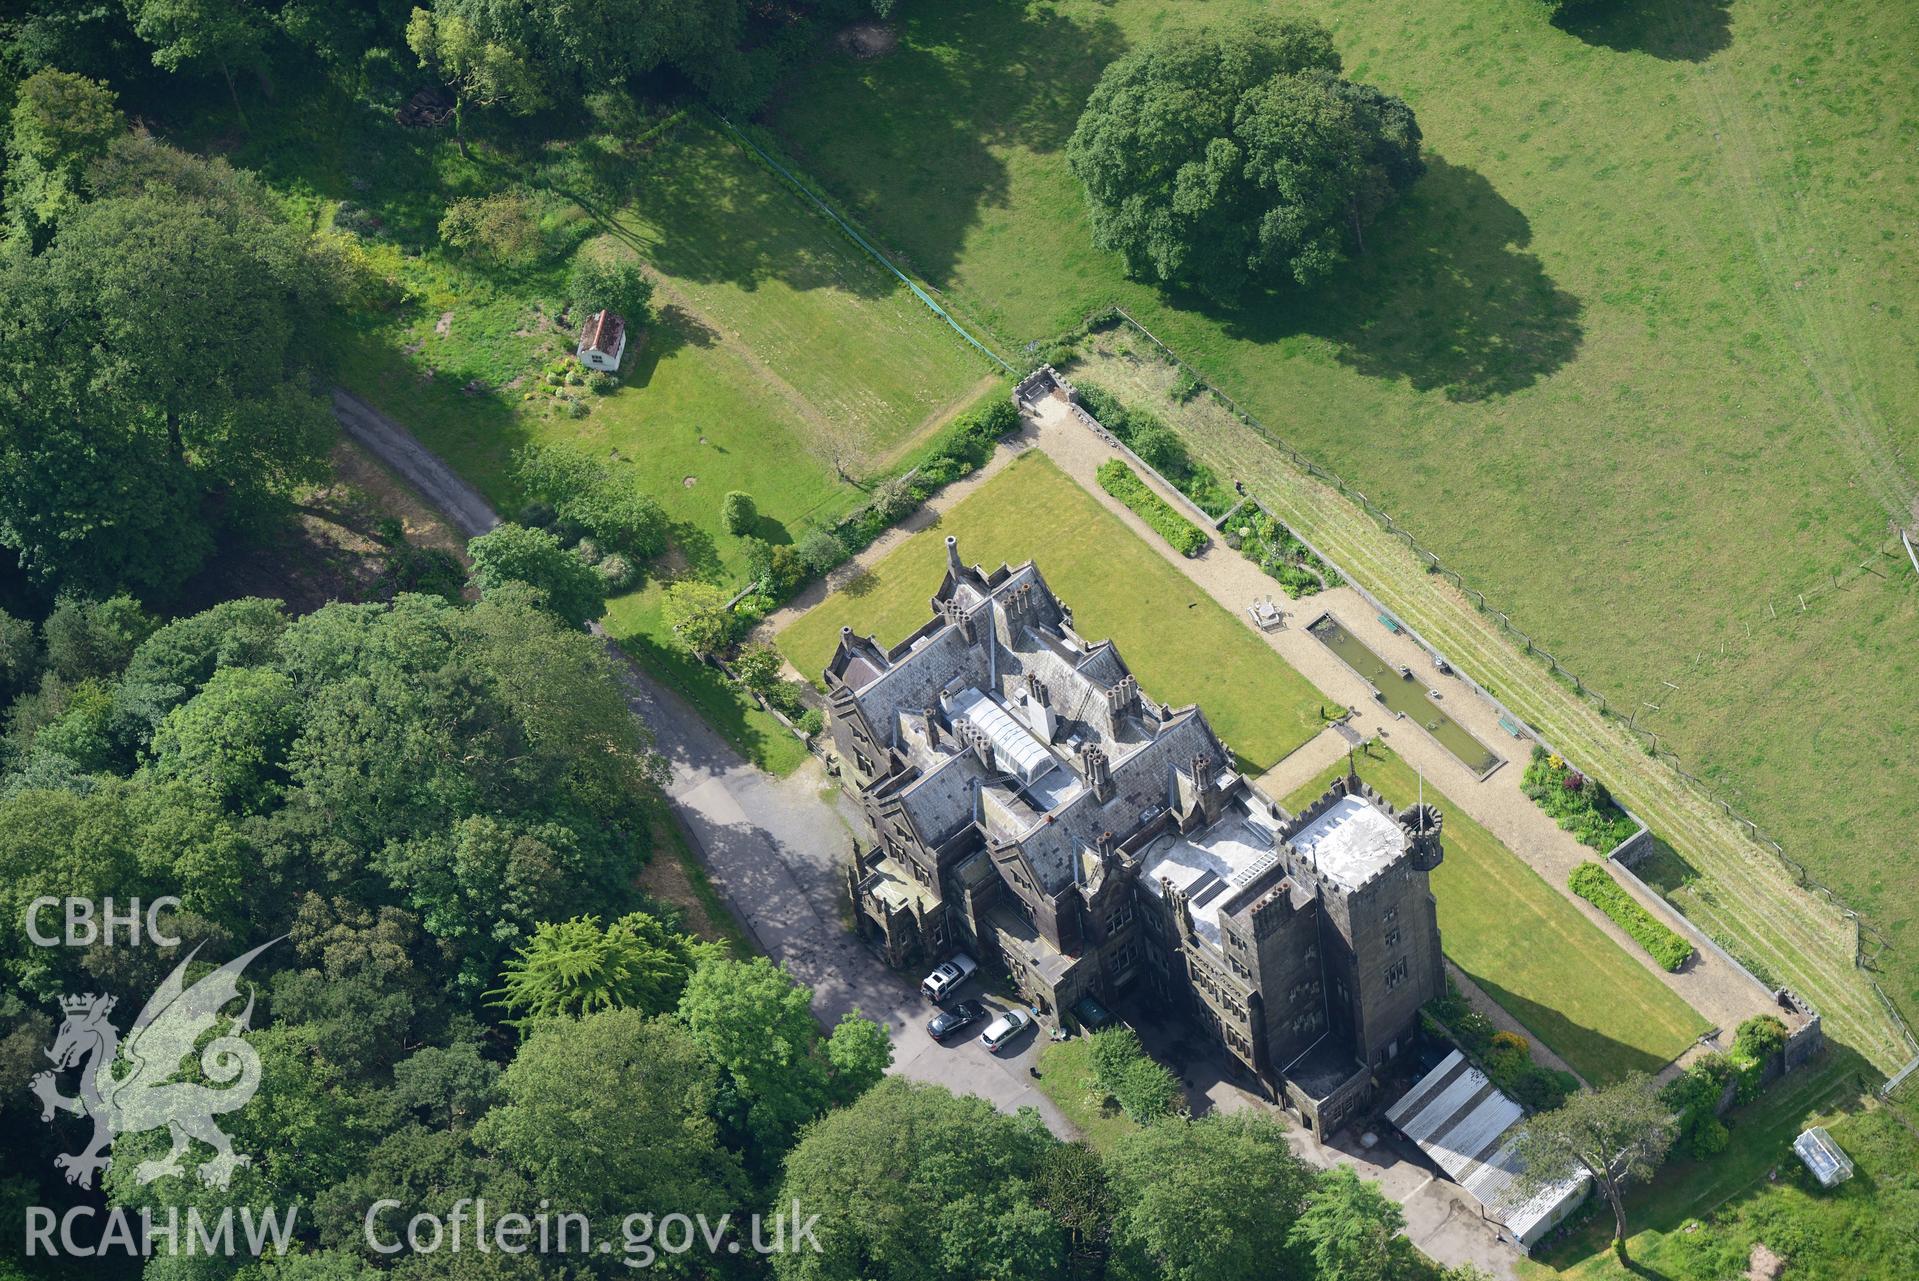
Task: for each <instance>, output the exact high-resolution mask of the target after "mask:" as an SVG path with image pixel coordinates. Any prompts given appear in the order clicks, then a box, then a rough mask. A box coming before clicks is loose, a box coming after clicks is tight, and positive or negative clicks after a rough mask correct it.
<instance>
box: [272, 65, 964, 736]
mask: <svg viewBox="0 0 1919 1281" xmlns="http://www.w3.org/2000/svg"><path fill="white" fill-rule="evenodd" d="M641 124H642V125H645V126H647V127H645V128H641V127H635V128H634V129H633V130H632V131H631V132H632V134H633V136H635V137H646V138H647V140H646V141H645V142H644V143H643V144H635V145H628V144H627V143H626V142H625V141H624V135H621V136H610V135H604V134H591V135H587V136H582V137H574V138H568V139H564V140H560V141H557V142H556V141H554V140H551V139H537V138H533V139H530V138H527V137H520V136H516V135H514V134H513V133H511V132H510V126H509V127H508V128H509V132H505V133H502V134H500V135H498V136H494V137H489V138H487V139H484V140H482V142H481V143H480V145H478V146H476V147H475V149H474V155H473V157H471V158H468V157H462V156H460V155H459V154H458V152H457V150H456V149H455V148H454V146H453V145H452V142H451V140H450V139H449V138H448V137H447V136H446V135H444V134H440V133H431V132H425V131H417V130H406V129H401V128H399V127H397V126H395V125H394V124H393V123H392V122H391V120H390V119H388V118H387V117H385V116H383V115H380V114H379V113H376V112H374V111H372V110H371V109H370V108H367V107H365V106H364V104H358V103H353V102H348V101H344V100H340V101H336V102H334V103H332V104H331V106H330V109H329V110H326V111H319V110H314V109H313V108H312V104H303V106H302V107H300V108H295V107H292V106H286V107H283V108H279V109H275V110H273V111H271V112H269V113H268V114H266V115H265V116H263V118H262V119H261V120H260V121H259V122H257V125H258V127H257V130H256V132H255V134H254V135H253V136H252V138H251V139H250V140H249V141H248V142H247V143H246V144H245V145H244V146H243V147H242V148H241V149H240V150H239V151H238V152H237V153H236V154H235V157H234V158H235V160H236V161H237V162H239V163H242V164H247V165H249V166H252V167H257V168H258V169H259V170H260V171H261V172H262V173H263V175H264V176H265V177H266V178H267V179H268V180H269V182H270V183H271V184H272V185H273V187H274V189H275V190H276V191H277V192H278V193H279V194H280V195H281V196H282V198H283V199H284V200H285V201H286V202H287V203H288V205H289V206H290V207H291V208H292V209H293V210H295V211H296V212H297V213H299V214H300V215H301V216H304V217H305V218H306V219H307V220H308V221H310V222H311V223H312V225H313V226H314V227H316V228H320V229H324V228H329V227H331V228H335V229H353V230H355V231H356V233H357V234H356V236H355V239H354V241H353V242H352V243H354V244H355V245H356V246H357V247H358V249H359V250H360V251H361V252H363V253H364V254H365V257H366V260H367V261H368V263H369V264H370V265H371V267H372V268H373V270H374V272H375V274H378V275H385V276H387V277H388V278H389V279H390V280H391V282H392V286H391V294H392V296H391V297H389V298H387V299H384V300H380V301H378V302H374V301H369V302H368V303H367V304H366V305H363V306H361V307H359V308H357V309H356V310H355V311H354V312H353V313H352V314H351V315H350V317H349V318H348V319H347V320H346V321H345V322H344V323H343V324H342V325H341V326H340V327H339V330H338V332H336V333H334V334H331V335H329V345H330V346H331V347H332V348H333V349H334V356H335V362H336V372H337V376H338V377H339V378H340V380H341V381H342V382H344V383H345V384H346V385H347V386H349V387H351V388H352V389H353V390H355V391H357V392H359V393H360V394H362V395H363V396H365V397H366V398H367V399H369V400H371V401H373V402H374V403H375V404H377V405H379V406H380V407H381V408H383V409H385V410H386V411H387V412H388V413H390V414H392V415H393V416H394V417H395V418H397V419H398V420H399V421H401V422H402V423H404V424H406V425H407V426H408V427H409V428H411V429H412V430H413V431H414V432H415V433H416V434H417V435H418V436H419V437H420V438H421V439H422V440H423V441H425V442H426V444H427V445H428V446H429V447H430V448H432V449H434V450H435V451H436V452H438V453H440V454H441V455H443V456H444V457H445V458H447V459H448V461H450V462H451V463H452V464H453V465H454V466H455V467H456V468H457V469H459V471H460V472H461V473H462V474H463V475H465V476H466V477H468V478H469V479H470V480H472V481H473V482H474V483H475V484H476V485H477V486H478V487H479V488H480V489H481V490H482V491H483V492H484V493H485V494H486V495H487V496H488V498H490V499H491V500H492V501H493V503H494V504H495V506H497V507H498V508H499V509H500V510H501V511H502V512H503V513H506V514H507V515H509V516H511V515H512V514H513V513H514V512H515V511H517V509H518V506H519V502H520V499H521V495H520V494H519V492H518V491H517V489H516V486H515V484H514V480H513V476H512V460H513V455H514V452H515V451H516V450H517V449H519V448H520V447H521V446H523V445H526V444H529V443H539V444H566V445H572V446H577V447H579V448H581V449H584V450H586V451H587V452H588V453H589V454H591V455H592V456H593V457H596V458H599V459H601V460H604V461H606V462H608V463H610V464H612V465H613V466H615V467H616V468H618V469H619V470H620V471H622V472H623V473H625V474H626V475H627V476H628V477H630V481H631V484H632V485H633V486H634V488H636V489H639V490H641V491H644V492H646V493H649V494H651V495H652V496H653V497H655V498H656V499H658V500H659V502H660V504H661V505H662V506H663V507H664V508H665V509H666V512H667V514H668V516H669V517H670V518H671V519H672V521H673V523H674V538H673V550H672V552H671V553H670V554H669V557H668V559H667V561H666V562H664V563H663V564H661V565H658V566H655V567H654V578H653V581H652V582H650V583H649V584H648V585H647V586H646V587H645V588H644V589H642V590H641V591H639V592H637V593H635V594H633V595H631V596H629V597H626V598H623V599H620V600H616V601H614V602H613V603H612V604H611V606H610V608H609V610H608V614H607V620H606V621H607V627H608V630H609V631H610V632H611V633H612V634H613V635H614V636H615V637H616V638H617V639H619V640H620V641H621V642H622V644H624V645H625V646H626V647H627V648H628V650H629V651H630V652H632V653H633V654H634V655H635V656H636V657H637V658H639V659H640V660H641V661H642V662H644V663H645V664H646V665H647V666H648V667H649V668H650V669H651V670H652V671H653V672H654V673H655V674H656V675H658V676H659V677H660V678H661V679H663V680H665V681H666V682H668V683H669V684H671V685H673V686H674V687H676V688H677V689H679V690H680V692H681V693H682V694H684V695H686V696H687V697H688V698H689V699H691V700H692V701H693V702H694V703H695V705H696V706H698V707H699V708H700V709H701V711H702V713H703V714H705V715H706V716H707V718H708V719H709V720H710V721H711V722H712V723H713V724H714V725H715V726H716V727H717V728H719V729H720V730H721V732H723V733H724V734H725V735H726V736H727V738H728V739H729V740H730V741H731V742H732V743H733V744H734V745H735V746H736V747H738V748H739V749H740V750H741V751H742V752H744V753H746V754H747V755H748V756H749V757H750V758H751V759H753V760H755V761H756V762H758V763H759V764H761V765H762V766H764V767H766V768H768V769H771V770H774V771H775V772H781V773H783V772H786V771H787V770H790V769H791V768H793V767H794V766H796V765H797V764H798V763H799V762H800V761H801V760H803V759H804V758H805V752H804V749H803V748H801V747H800V745H799V744H797V743H796V742H795V741H794V740H793V739H792V737H791V736H790V735H789V734H787V733H786V732H785V730H784V729H783V728H782V727H781V726H780V725H779V724H778V723H777V722H776V721H774V720H773V719H772V718H771V717H769V716H767V715H766V714H765V713H763V712H761V711H759V710H758V709H757V708H755V707H753V706H750V705H748V704H746V703H744V702H742V701H741V699H740V698H739V696H738V694H737V692H736V691H734V690H732V689H731V688H730V687H729V686H728V685H727V684H726V683H725V682H724V681H723V680H721V679H720V678H719V677H718V676H717V674H716V673H714V672H713V671H712V670H711V669H708V668H705V667H703V666H700V665H697V664H694V663H692V662H690V661H688V660H686V659H684V658H683V657H682V656H680V655H679V654H678V653H677V652H676V651H674V650H673V649H672V647H671V646H670V644H668V640H667V637H666V635H665V630H664V628H663V627H662V626H661V624H660V619H659V611H658V596H659V589H658V578H659V576H661V575H662V574H667V575H675V576H677V575H680V574H692V575H696V576H699V577H703V578H708V579H712V580H714V581H719V582H725V583H732V582H735V581H737V579H738V577H739V571H740V569H741V568H742V564H741V560H742V557H741V549H742V545H741V542H740V540H739V539H738V538H735V537H733V536H732V535H730V534H728V533H726V532H725V531H724V530H723V529H722V527H721V525H720V519H719V509H720V503H721V500H722V498H723V497H724V496H725V494H726V493H727V492H728V491H729V490H734V489H740V490H745V491H746V492H748V493H750V494H752V495H753V497H754V500H755V502H756V505H757V507H758V509H759V512H760V521H759V523H758V526H757V527H756V528H755V529H754V530H753V531H752V532H753V533H754V534H755V535H757V536H758V537H761V538H765V539H767V540H769V541H773V542H786V541H790V540H793V539H795V538H797V537H798V535H799V534H800V532H802V531H803V529H804V528H805V527H806V526H808V525H811V524H815V523H818V524H825V523H828V522H830V521H831V520H833V519H835V518H837V517H838V516H839V515H841V514H843V513H844V512H846V511H848V510H850V509H851V508H853V507H855V506H857V505H858V504H859V503H860V502H862V501H864V500H865V497H866V490H865V489H863V488H861V487H860V486H859V485H856V484H854V483H851V482H850V481H849V480H848V479H847V476H849V475H850V476H853V477H862V478H863V477H869V476H872V475H874V474H876V473H878V472H881V471H885V470H890V469H896V468H900V467H904V466H907V465H910V464H911V462H912V460H913V456H914V452H915V450H916V448H917V447H919V446H920V445H921V444H923V443H924V442H925V440H926V439H927V437H928V436H930V435H931V434H932V431H933V429H934V428H935V427H937V426H938V425H939V424H940V423H942V422H944V421H946V420H947V419H948V418H949V417H950V416H951V415H952V414H954V413H957V412H959V411H961V410H962V409H964V408H965V407H966V406H967V405H968V404H969V403H972V402H974V401H976V400H977V399H978V398H979V397H980V396H982V395H984V394H988V390H989V387H990V388H997V387H998V382H997V380H996V379H994V378H992V377H991V376H990V375H989V373H988V370H987V367H986V365H985V362H984V361H983V359H982V358H981V357H979V356H978V355H977V353H974V352H973V351H972V350H971V349H970V348H968V347H967V346H966V345H965V344H964V342H962V341H961V340H960V339H959V338H958V337H957V336H956V335H954V334H953V333H952V332H951V331H950V330H949V329H948V328H947V327H946V326H945V325H944V324H943V323H942V322H940V321H939V320H938V319H937V318H936V317H934V316H933V315H932V314H931V313H930V312H929V311H928V310H927V309H926V308H925V307H924V306H923V305H922V304H921V303H919V302H918V301H917V300H916V299H914V298H913V297H912V295H911V294H910V293H909V292H908V290H907V289H906V287H905V286H903V285H901V284H900V283H899V282H898V281H897V280H896V279H894V278H893V277H892V276H891V275H889V274H888V273H887V272H886V271H885V270H884V269H882V268H881V267H880V266H879V265H878V264H876V263H874V262H873V261H872V260H871V259H870V258H869V257H867V256H866V255H865V254H864V253H863V252H861V251H860V250H859V249H858V248H857V247H856V246H854V245H853V244H852V243H851V242H850V241H848V240H847V239H846V238H845V236H844V235H843V233H841V232H840V231H838V230H837V229H835V228H833V227H832V226H831V225H830V224H829V223H828V222H827V221H826V220H825V219H824V218H823V217H821V216H820V215H819V214H818V213H817V212H815V211H814V210H812V209H811V208H809V207H808V206H807V205H805V204H804V203H803V202H802V201H801V199H800V198H799V197H798V196H797V195H795V194H794V193H793V192H792V191H790V190H789V189H788V188H786V187H785V186H783V185H782V184H781V183H780V182H779V181H778V180H777V179H775V178H774V177H773V175H771V174H770V173H769V172H767V171H766V170H765V169H764V168H762V167H761V166H760V165H759V164H757V163H755V162H754V161H752V160H750V159H749V158H748V156H747V155H746V153H745V152H744V151H742V150H741V149H740V148H739V147H738V146H737V145H735V144H734V143H733V142H731V141H729V140H728V139H727V138H726V137H725V136H724V135H723V134H722V133H721V132H719V130H718V128H717V126H715V125H714V124H713V123H712V122H711V121H710V120H709V119H707V118H706V117H704V116H703V115H701V114H699V113H693V114H690V115H688V116H686V117H685V118H680V119H676V120H671V121H663V122H661V121H645V122H641ZM649 134H650V136H648V135H649ZM516 183H517V184H521V185H524V186H525V187H526V188H527V189H528V190H530V191H532V192H533V193H534V195H535V199H536V200H537V202H538V206H539V209H540V213H541V226H542V233H543V238H544V241H545V245H546V249H545V256H544V257H543V258H542V259H540V260H539V261H537V262H534V263H530V264H527V265H523V266H520V267H516V268H512V269H505V268H483V267H480V266H477V265H476V264H474V263H472V262H471V261H468V260H465V259H463V258H461V257H459V256H458V255H454V254H451V253H449V252H448V251H446V250H445V249H444V248H443V247H442V246H441V245H440V244H439V243H438V236H437V227H438V221H439V218H440V215H441V212H442V211H443V209H444V208H445V206H446V204H447V203H448V202H450V201H452V200H454V199H456V198H458V197H461V196H471V195H478V194H483V193H486V192H490V191H495V190H499V189H502V188H504V187H507V186H510V185H513V184H516ZM596 234H606V235H611V236H614V237H615V238H617V239H619V240H623V241H625V242H626V243H627V244H629V245H631V246H632V247H633V248H634V249H635V251H636V252H637V253H639V255H640V256H641V258H642V260H643V261H644V262H645V263H646V264H647V266H648V269H649V270H650V271H651V272H652V273H653V275H654V278H655V281H656V286H657V293H656V296H655V306H656V311H657V316H656V318H655V320H654V323H652V324H651V325H649V326H648V327H647V329H646V330H645V332H644V333H643V334H641V335H637V336H636V337H635V338H634V340H633V341H632V342H631V343H630V345H629V349H628V352H627V356H626V360H625V363H624V366H623V367H622V369H621V376H622V381H623V385H622V386H621V388H620V389H619V390H618V391H616V392H615V393H613V394H612V395H607V396H588V395H583V399H584V400H585V403H586V404H587V405H588V407H589V409H588V413H587V414H586V416H585V417H583V418H578V419H575V418H570V417H567V416H565V415H563V414H561V413H559V412H558V411H557V408H556V406H555V404H554V402H553V400H552V399H551V398H550V397H549V396H545V395H538V396H534V397H531V398H529V397H528V395H527V393H528V392H529V391H533V390H544V385H543V384H542V383H541V381H540V378H539V374H540V367H541V366H542V365H543V364H545V363H547V362H550V361H552V360H554V359H555V358H557V357H559V356H562V355H565V354H567V353H568V352H570V351H571V350H572V347H573V342H574V335H573V332H572V330H571V328H570V327H566V326H562V325H560V324H558V323H557V322H556V317H557V316H558V315H559V313H560V311H561V310H562V304H561V298H562V291H563V284H564V278H565V267H566V261H567V257H568V254H569V253H570V252H571V251H572V249H573V248H574V247H575V246H577V245H578V244H580V243H581V242H582V241H584V240H585V239H586V238H587V237H589V236H591V235H596ZM828 334H830V335H832V336H833V341H830V342H825V341H820V338H821V336H822V335H828Z"/></svg>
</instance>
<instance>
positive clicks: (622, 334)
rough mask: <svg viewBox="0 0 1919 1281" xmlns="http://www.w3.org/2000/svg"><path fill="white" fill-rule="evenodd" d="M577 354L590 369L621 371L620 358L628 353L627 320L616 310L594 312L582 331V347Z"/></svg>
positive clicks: (608, 371) (609, 371)
mask: <svg viewBox="0 0 1919 1281" xmlns="http://www.w3.org/2000/svg"><path fill="white" fill-rule="evenodd" d="M576 354H577V355H578V356H579V358H580V363H581V364H582V365H585V366H586V367H587V368H588V369H604V370H605V371H606V372H607V373H609V374H611V373H617V372H619V368H620V358H621V357H622V356H624V355H626V321H624V320H622V319H621V318H620V316H619V315H618V313H616V312H611V311H596V312H594V313H593V316H592V318H591V319H590V320H588V321H587V322H586V328H585V329H584V330H583V331H581V333H580V349H579V351H578V353H576Z"/></svg>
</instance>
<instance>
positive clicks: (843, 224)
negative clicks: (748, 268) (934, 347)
mask: <svg viewBox="0 0 1919 1281" xmlns="http://www.w3.org/2000/svg"><path fill="white" fill-rule="evenodd" d="M713 118H714V119H715V120H718V121H719V122H720V123H721V124H723V125H725V126H726V131H727V133H729V134H731V135H732V137H733V140H734V141H735V142H737V143H739V144H740V145H741V146H742V147H745V148H746V149H747V151H749V152H751V153H752V154H753V155H754V156H755V157H757V158H758V159H759V161H760V163H762V164H764V165H765V166H766V167H767V168H768V169H770V170H772V171H773V173H774V174H776V175H777V176H779V177H780V178H783V179H785V180H786V183H787V185H788V186H790V187H792V188H793V190H795V191H797V192H799V193H800V195H801V196H803V197H804V198H805V199H806V201H807V203H809V204H811V205H812V206H813V207H814V208H815V209H817V210H819V211H820V212H821V213H823V214H825V215H826V216H827V217H828V218H830V219H832V220H833V222H834V224H835V225H836V226H838V227H839V229H840V230H841V231H843V232H845V233H846V234H847V236H848V237H849V238H851V239H852V241H853V243H854V244H856V245H858V246H859V247H860V248H861V249H864V250H865V251H866V252H867V254H868V255H870V256H871V257H872V259H873V261H874V262H876V263H878V264H879V265H880V266H882V267H884V268H886V270H888V271H890V272H892V273H893V275H894V276H895V277H897V278H898V280H899V282H900V283H901V284H903V285H905V286H906V287H907V288H908V289H910V290H912V291H913V296H914V297H915V298H917V299H919V300H920V301H921V302H923V303H925V304H926V305H927V306H928V307H930V308H932V310H933V314H934V315H936V316H938V317H939V318H940V319H941V320H944V321H945V322H946V323H947V324H948V325H950V326H951V327H952V330H953V332H954V333H956V334H958V335H959V336H960V337H961V338H964V339H965V340H966V341H967V342H968V343H971V344H972V346H973V348H974V349H975V350H976V351H978V352H979V353H980V354H981V355H982V356H985V357H986V358H987V359H988V360H990V361H992V362H993V363H994V364H996V365H998V366H999V367H1000V368H1001V369H1002V370H1004V371H1005V372H1007V373H1009V374H1011V373H1015V372H1016V371H1015V370H1014V368H1013V367H1012V366H1011V365H1009V364H1008V363H1006V359H1005V358H1004V357H1003V356H1001V355H1000V354H999V353H998V352H996V351H994V350H993V349H992V348H991V347H988V346H987V345H986V344H985V343H983V342H981V341H980V340H979V339H977V338H975V337H974V336H973V335H972V333H971V332H970V331H968V330H967V328H966V326H964V325H962V324H960V322H959V321H957V320H955V319H953V316H952V313H950V312H948V311H947V310H946V308H944V307H942V306H940V305H939V303H938V302H936V301H935V300H934V298H933V296H932V295H931V294H929V293H927V292H926V291H925V290H924V289H922V288H920V286H919V282H918V281H916V280H914V279H913V278H912V277H910V276H908V275H907V274H906V273H905V272H903V271H901V270H900V269H899V268H898V267H895V266H894V265H893V260H892V259H890V258H888V257H887V256H886V255H885V254H883V253H881V252H880V251H879V250H878V249H875V248H874V247H873V242H872V241H870V240H868V239H867V238H866V237H865V236H864V235H862V234H861V233H860V230H859V228H857V227H855V226H854V225H853V224H852V223H851V222H848V221H847V220H846V219H845V218H843V217H841V216H840V214H839V211H838V210H836V209H834V208H833V206H831V205H829V204H827V203H826V201H825V200H824V199H822V198H821V197H820V196H819V195H817V194H815V192H814V191H813V189H812V188H811V187H809V186H807V185H806V184H805V183H803V182H801V181H800V180H799V179H798V178H796V177H794V175H793V171H792V170H790V169H788V168H787V167H786V166H785V165H783V164H781V163H780V162H779V161H777V160H775V159H774V158H773V157H772V156H771V155H770V154H768V153H767V151H766V149H765V148H764V147H762V146H760V144H759V143H757V142H754V141H753V139H751V138H750V137H748V136H747V135H746V134H745V133H743V132H742V131H741V130H740V128H739V126H738V125H735V124H734V123H733V122H732V121H731V120H728V119H727V118H726V117H725V116H723V115H721V114H720V113H719V112H717V111H716V112H714V113H713Z"/></svg>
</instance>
